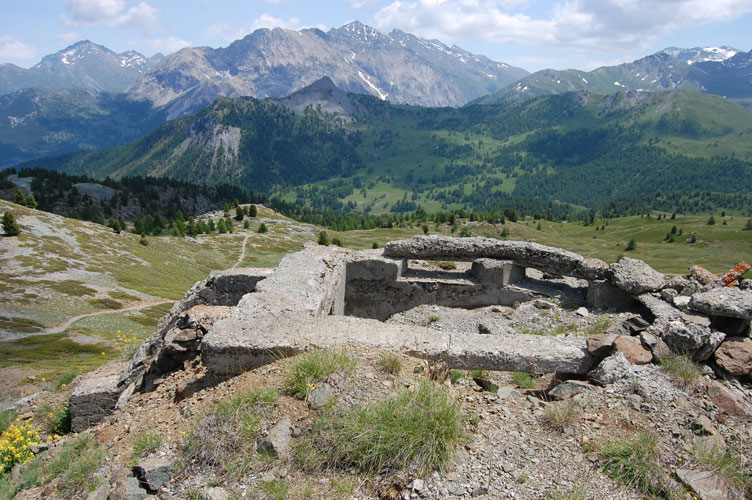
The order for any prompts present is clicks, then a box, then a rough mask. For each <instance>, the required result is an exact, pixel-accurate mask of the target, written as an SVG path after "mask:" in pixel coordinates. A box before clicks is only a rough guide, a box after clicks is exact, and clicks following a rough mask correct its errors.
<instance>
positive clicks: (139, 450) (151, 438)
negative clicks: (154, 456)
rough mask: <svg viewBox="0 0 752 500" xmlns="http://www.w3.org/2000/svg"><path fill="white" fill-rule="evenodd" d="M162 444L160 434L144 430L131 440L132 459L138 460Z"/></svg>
mask: <svg viewBox="0 0 752 500" xmlns="http://www.w3.org/2000/svg"><path fill="white" fill-rule="evenodd" d="M160 446H162V436H161V435H160V434H159V433H158V432H144V433H143V434H141V435H140V436H138V437H136V439H134V440H133V459H134V460H138V459H139V458H141V457H145V456H146V455H148V454H150V453H154V452H155V451H157V450H158V449H159V447H160Z"/></svg>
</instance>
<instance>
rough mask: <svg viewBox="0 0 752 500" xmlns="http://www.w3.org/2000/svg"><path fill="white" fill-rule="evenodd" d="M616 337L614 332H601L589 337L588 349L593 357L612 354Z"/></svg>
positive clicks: (603, 356)
mask: <svg viewBox="0 0 752 500" xmlns="http://www.w3.org/2000/svg"><path fill="white" fill-rule="evenodd" d="M616 337H617V335H616V334H613V333H599V334H597V335H593V336H592V337H588V339H587V350H588V352H589V353H590V354H591V355H592V356H593V357H595V358H598V359H603V358H605V357H606V356H608V355H609V354H611V350H612V349H613V345H614V340H616Z"/></svg>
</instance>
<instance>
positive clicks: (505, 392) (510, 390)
mask: <svg viewBox="0 0 752 500" xmlns="http://www.w3.org/2000/svg"><path fill="white" fill-rule="evenodd" d="M496 397H497V398H499V399H501V400H505V399H514V398H518V397H520V391H518V390H517V389H515V388H514V387H508V386H503V387H499V390H498V391H496Z"/></svg>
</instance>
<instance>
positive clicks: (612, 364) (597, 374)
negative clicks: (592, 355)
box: [590, 352, 634, 384]
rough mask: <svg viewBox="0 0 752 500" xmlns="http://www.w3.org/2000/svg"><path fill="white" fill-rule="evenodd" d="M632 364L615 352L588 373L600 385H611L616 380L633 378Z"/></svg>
mask: <svg viewBox="0 0 752 500" xmlns="http://www.w3.org/2000/svg"><path fill="white" fill-rule="evenodd" d="M633 376H634V374H633V373H632V364H631V363H630V362H629V361H628V360H627V358H626V357H625V356H624V354H623V353H621V352H617V353H614V354H612V355H611V356H609V357H607V358H606V359H604V360H603V361H601V362H600V364H599V365H598V367H597V368H596V369H595V370H593V372H591V373H590V377H591V378H592V379H594V380H597V381H598V382H600V383H602V384H613V383H614V382H616V381H617V380H622V379H625V378H630V377H633Z"/></svg>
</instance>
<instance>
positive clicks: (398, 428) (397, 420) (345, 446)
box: [296, 381, 464, 474]
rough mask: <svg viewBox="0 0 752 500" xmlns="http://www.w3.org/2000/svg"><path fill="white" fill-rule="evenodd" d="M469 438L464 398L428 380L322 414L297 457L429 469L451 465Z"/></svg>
mask: <svg viewBox="0 0 752 500" xmlns="http://www.w3.org/2000/svg"><path fill="white" fill-rule="evenodd" d="M463 439H464V434H463V431H462V425H461V414H460V406H459V404H458V403H457V402H456V401H454V400H453V399H452V398H451V397H450V396H449V395H448V394H447V393H446V392H445V391H444V390H443V389H442V388H440V387H437V386H436V385H434V384H432V383H430V382H427V381H423V382H421V383H420V385H419V386H418V387H417V388H416V389H415V390H412V391H411V390H409V389H403V390H402V391H400V392H398V393H397V395H396V396H395V397H394V398H392V399H389V400H386V401H383V402H380V403H376V404H373V405H369V406H365V407H360V408H352V409H347V410H342V411H340V412H339V413H335V412H327V413H324V414H322V415H321V416H320V417H319V418H318V420H317V421H316V422H315V423H314V425H313V427H312V428H311V431H310V433H309V434H308V435H307V436H306V437H304V438H303V439H301V441H300V442H299V443H298V444H297V446H296V457H297V459H298V461H299V462H300V463H301V464H302V465H303V466H304V467H307V468H309V469H316V468H321V467H329V468H333V469H337V470H348V469H354V470H355V471H358V472H360V473H365V474H376V473H380V472H388V471H394V470H403V469H407V468H415V470H417V471H419V472H420V473H426V472H428V471H431V470H435V469H440V468H441V467H443V466H445V465H447V464H448V463H449V461H450V460H451V458H452V455H453V452H454V449H455V447H456V446H457V445H458V444H459V443H460V442H461V441H462V440H463Z"/></svg>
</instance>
